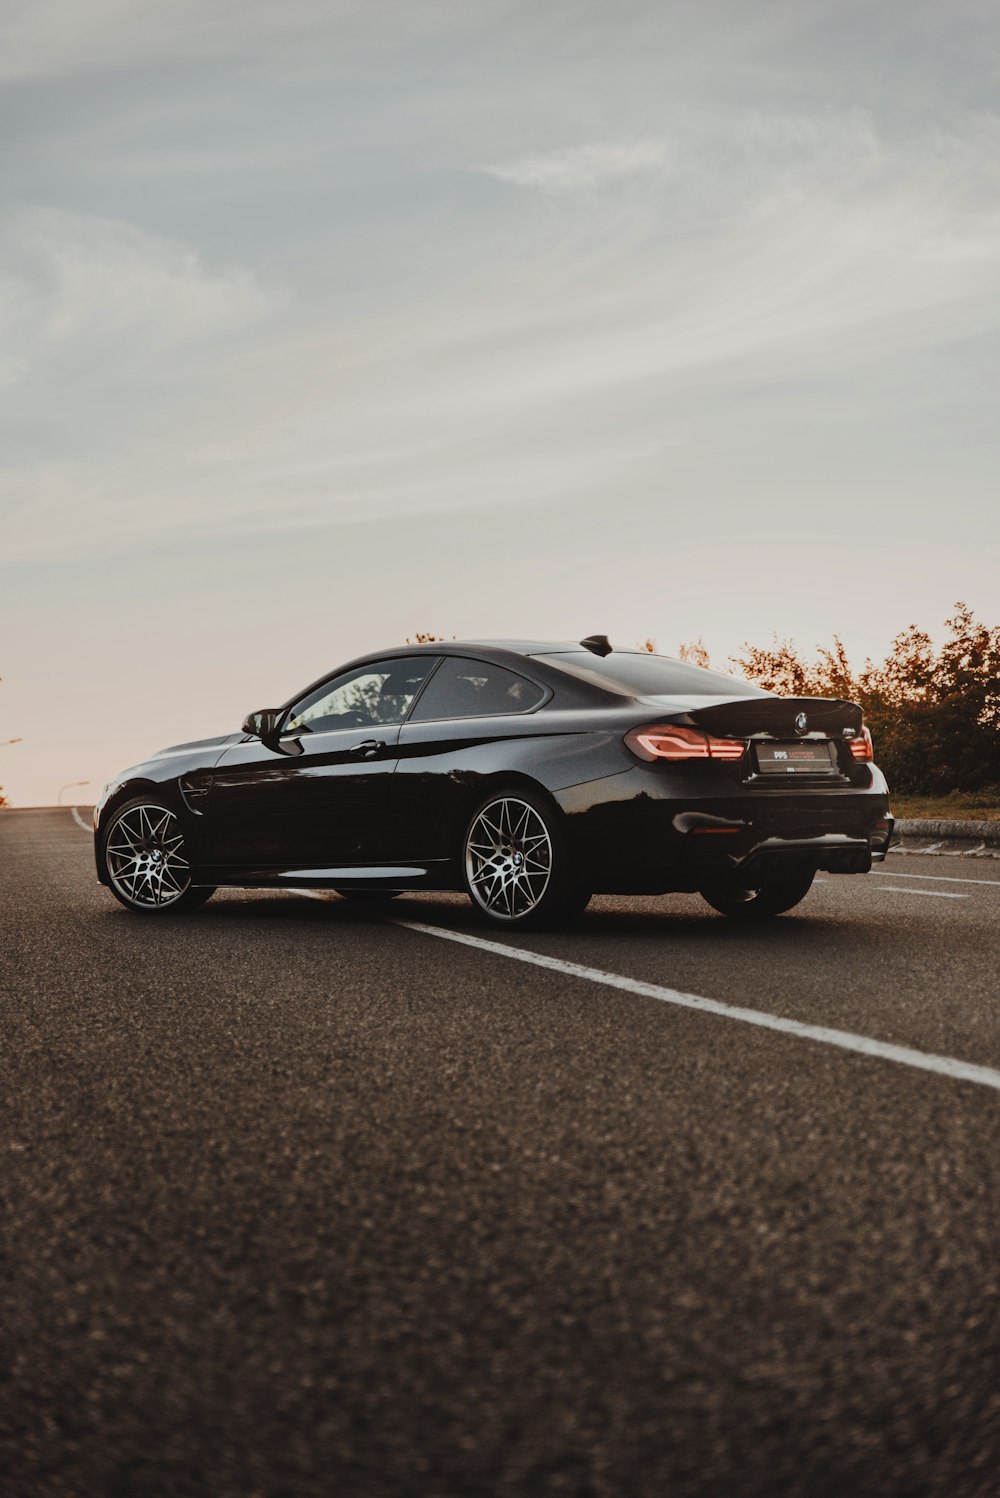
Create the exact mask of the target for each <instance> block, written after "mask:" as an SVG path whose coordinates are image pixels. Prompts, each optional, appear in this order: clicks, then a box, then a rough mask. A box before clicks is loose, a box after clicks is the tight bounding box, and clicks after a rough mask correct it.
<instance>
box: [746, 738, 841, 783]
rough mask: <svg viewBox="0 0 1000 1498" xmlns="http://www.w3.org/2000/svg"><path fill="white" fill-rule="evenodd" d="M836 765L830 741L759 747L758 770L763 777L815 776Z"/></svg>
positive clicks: (761, 745)
mask: <svg viewBox="0 0 1000 1498" xmlns="http://www.w3.org/2000/svg"><path fill="white" fill-rule="evenodd" d="M836 765H837V762H836V760H835V758H834V753H833V745H832V744H831V743H830V741H829V739H814V740H812V741H811V742H809V743H792V744H758V745H757V768H758V770H759V771H760V773H761V774H762V775H815V774H817V772H820V773H821V772H822V771H824V770H834V769H836Z"/></svg>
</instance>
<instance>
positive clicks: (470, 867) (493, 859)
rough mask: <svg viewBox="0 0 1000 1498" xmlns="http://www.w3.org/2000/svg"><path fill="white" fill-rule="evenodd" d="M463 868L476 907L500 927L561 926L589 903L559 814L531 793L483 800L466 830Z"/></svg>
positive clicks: (515, 793)
mask: <svg viewBox="0 0 1000 1498" xmlns="http://www.w3.org/2000/svg"><path fill="white" fill-rule="evenodd" d="M462 867H463V871H464V874H465V884H466V888H467V890H468V892H469V897H470V898H471V900H472V903H473V905H474V906H475V907H476V909H477V910H478V911H479V913H480V914H481V915H482V916H484V917H485V919H486V920H488V921H489V922H490V923H491V924H494V925H497V926H507V927H511V926H517V927H529V926H535V927H537V926H546V925H558V924H560V923H562V922H564V921H568V920H570V919H571V918H572V917H573V916H574V915H578V914H579V913H580V912H581V911H582V910H583V908H584V907H585V905H586V904H587V902H588V901H589V899H590V893H591V892H590V890H589V889H587V888H585V886H584V885H582V884H581V883H580V881H579V879H578V878H577V877H576V876H575V875H574V873H573V870H572V868H571V866H570V859H569V853H568V850H567V847H566V840H565V837H564V836H563V832H562V828H561V827H560V826H559V823H558V821H557V820H556V816H555V814H554V813H553V812H552V811H551V810H550V808H549V807H548V806H546V805H545V803H544V802H543V801H542V799H541V797H536V796H534V795H532V794H531V792H529V791H523V790H520V789H518V790H517V791H509V792H506V793H503V792H501V793H500V794H494V795H493V796H491V797H490V798H489V799H488V800H487V801H484V802H483V804H482V805H481V806H480V807H479V809H478V810H477V811H476V813H475V815H474V816H473V818H472V821H471V822H470V823H469V826H468V828H467V829H466V833H465V838H464V841H463V844H462Z"/></svg>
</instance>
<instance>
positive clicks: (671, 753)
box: [625, 723, 746, 760]
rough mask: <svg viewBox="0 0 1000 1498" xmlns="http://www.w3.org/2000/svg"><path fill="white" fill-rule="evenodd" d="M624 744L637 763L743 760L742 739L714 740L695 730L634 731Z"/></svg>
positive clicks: (667, 727)
mask: <svg viewBox="0 0 1000 1498" xmlns="http://www.w3.org/2000/svg"><path fill="white" fill-rule="evenodd" d="M625 742H626V744H627V745H628V746H629V748H630V749H631V750H632V753H633V754H637V755H638V756H639V758H640V759H728V760H737V759H742V758H743V751H744V749H745V748H746V743H745V742H744V740H743V739H714V738H712V737H711V735H710V734H707V733H699V732H698V730H697V729H696V728H682V727H680V726H679V725H677V724H674V723H664V724H660V725H658V726H656V727H653V728H633V729H632V732H631V733H627V734H626V735H625Z"/></svg>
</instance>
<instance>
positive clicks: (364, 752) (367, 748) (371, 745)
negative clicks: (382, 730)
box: [351, 739, 385, 759]
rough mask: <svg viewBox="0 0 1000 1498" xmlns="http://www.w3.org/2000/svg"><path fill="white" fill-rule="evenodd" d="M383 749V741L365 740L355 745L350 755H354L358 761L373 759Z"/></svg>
mask: <svg viewBox="0 0 1000 1498" xmlns="http://www.w3.org/2000/svg"><path fill="white" fill-rule="evenodd" d="M384 748H385V740H384V739H365V741H364V742H363V743H361V744H355V746H354V748H353V749H352V750H351V753H352V754H356V755H357V756H358V757H359V759H374V758H375V756H376V754H381V752H382V750H383V749H384Z"/></svg>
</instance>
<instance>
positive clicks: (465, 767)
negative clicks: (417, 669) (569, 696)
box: [388, 655, 551, 864]
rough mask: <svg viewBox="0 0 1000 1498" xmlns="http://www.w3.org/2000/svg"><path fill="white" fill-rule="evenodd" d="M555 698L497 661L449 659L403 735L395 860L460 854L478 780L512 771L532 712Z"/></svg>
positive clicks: (392, 842) (428, 860)
mask: <svg viewBox="0 0 1000 1498" xmlns="http://www.w3.org/2000/svg"><path fill="white" fill-rule="evenodd" d="M549 695H551V694H550V692H549V691H548V689H547V688H545V687H543V686H541V685H540V684H539V683H538V682H535V681H531V680H529V679H528V678H527V677H525V676H522V675H521V674H520V673H519V672H516V671H512V670H510V669H508V668H507V667H505V666H501V665H499V664H497V663H496V662H491V661H484V660H480V659H478V658H474V657H470V656H458V655H448V656H445V657H444V659H443V660H442V661H441V664H440V666H439V667H438V669H437V671H435V673H434V675H433V676H432V677H431V679H430V680H429V681H428V683H427V686H426V688H425V689H424V690H423V691H422V692H421V694H420V696H419V697H418V698H417V700H416V702H415V704H414V707H413V709H412V711H411V712H410V714H409V716H408V718H407V720H406V722H405V723H404V725H403V728H402V730H401V732H400V737H399V745H398V749H397V766H396V772H395V774H394V776H393V779H394V781H395V788H394V792H393V796H394V805H395V816H394V820H393V825H392V828H391V829H390V831H389V833H388V837H389V843H388V846H389V848H390V853H389V856H390V857H391V858H393V859H397V860H399V861H400V862H410V863H419V864H432V863H436V862H440V861H446V860H449V859H451V858H453V857H454V854H455V850H456V848H457V846H458V840H459V837H460V835H461V832H462V831H463V830H464V822H465V818H466V816H467V815H468V811H469V808H470V800H471V799H475V797H476V794H477V792H476V788H475V787H476V781H477V780H478V779H479V778H480V777H482V776H488V775H496V774H497V773H500V772H502V771H504V770H506V769H509V768H511V766H512V764H513V756H512V749H513V744H512V741H513V740H516V739H518V738H520V737H522V736H524V737H531V736H532V726H533V725H534V724H536V723H537V720H536V719H533V718H532V717H531V714H532V713H533V711H534V710H535V709H536V708H537V707H538V706H539V705H540V704H541V703H542V702H543V701H544V700H545V699H546V698H547V697H548V696H549Z"/></svg>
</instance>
